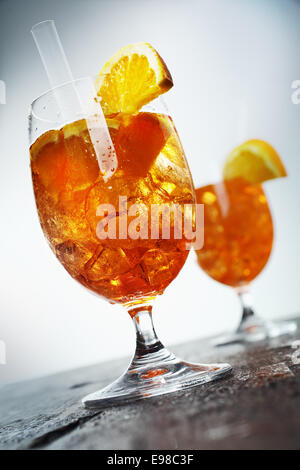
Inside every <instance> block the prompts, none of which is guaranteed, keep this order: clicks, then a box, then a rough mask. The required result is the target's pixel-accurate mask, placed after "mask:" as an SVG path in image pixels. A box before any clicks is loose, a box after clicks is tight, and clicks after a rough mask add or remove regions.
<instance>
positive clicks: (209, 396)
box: [0, 320, 300, 450]
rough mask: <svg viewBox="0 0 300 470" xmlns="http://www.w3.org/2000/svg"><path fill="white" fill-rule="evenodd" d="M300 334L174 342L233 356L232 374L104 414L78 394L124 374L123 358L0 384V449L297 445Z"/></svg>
mask: <svg viewBox="0 0 300 470" xmlns="http://www.w3.org/2000/svg"><path fill="white" fill-rule="evenodd" d="M298 323H299V324H300V322H299V320H298ZM296 339H300V333H299V332H298V333H297V334H295V335H294V336H285V337H283V338H281V339H276V340H270V341H265V342H261V343H259V344H256V345H252V346H247V347H245V346H242V345H233V346H226V347H222V348H211V347H209V346H208V345H207V344H206V343H205V342H203V341H198V342H197V341H195V342H192V343H189V344H185V345H180V346H177V347H174V348H172V349H173V351H174V352H175V353H177V354H178V355H180V356H181V357H183V358H185V359H187V360H191V361H201V362H204V361H207V362H208V361H214V362H215V361H227V362H230V363H231V364H232V365H233V366H234V373H233V375H232V376H231V377H229V378H227V379H224V380H221V381H219V382H216V383H212V384H207V385H202V386H199V387H195V388H192V389H189V390H187V391H184V392H178V393H173V394H170V395H165V396H163V397H157V398H151V399H147V400H143V401H139V402H136V403H132V404H129V405H125V406H118V407H113V408H109V409H107V410H104V411H101V412H95V411H87V410H85V409H84V408H83V407H82V406H81V403H80V399H81V398H82V397H83V396H84V395H86V394H87V393H90V392H92V391H95V390H97V389H99V388H101V387H103V386H105V385H106V384H108V383H109V382H111V381H112V380H114V379H115V378H116V377H117V376H118V375H120V374H121V372H123V371H124V369H125V367H126V365H127V363H128V360H126V359H124V360H120V361H114V362H110V363H106V364H100V365H99V366H92V367H87V368H83V369H79V370H75V371H70V372H67V373H60V374H57V375H54V376H50V377H47V378H41V379H38V380H33V381H28V382H22V383H19V384H13V385H7V386H5V387H2V388H1V389H0V449H130V450H131V449H137V450H139V449H151V450H153V449H276V448H279V449H299V448H300V365H298V364H295V360H293V358H292V355H293V354H294V356H293V357H294V358H295V351H296V350H295V349H292V347H291V345H292V343H293V341H295V340H296ZM299 357H300V354H299ZM296 362H297V361H296Z"/></svg>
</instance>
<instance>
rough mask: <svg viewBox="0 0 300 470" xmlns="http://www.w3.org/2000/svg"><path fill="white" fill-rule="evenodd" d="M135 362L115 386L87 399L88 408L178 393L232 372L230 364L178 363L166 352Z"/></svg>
mask: <svg viewBox="0 0 300 470" xmlns="http://www.w3.org/2000/svg"><path fill="white" fill-rule="evenodd" d="M149 359H150V358H149V357H148V358H145V357H143V358H140V359H139V358H138V357H137V359H135V360H134V361H133V362H132V364H131V365H130V367H129V369H128V370H127V371H126V373H125V374H123V375H122V376H121V377H120V378H119V379H117V380H116V381H115V382H113V383H112V384H110V385H108V386H107V387H105V388H103V389H102V390H99V391H98V392H95V393H92V394H90V395H88V396H86V397H85V398H84V399H83V400H82V403H83V404H84V406H85V407H86V408H92V409H101V408H106V407H108V406H112V405H117V404H125V403H128V402H131V401H135V400H140V399H144V398H150V397H154V396H157V395H164V394H166V393H171V392H176V391H178V390H183V389H186V388H189V387H195V386H196V385H200V384H204V383H207V382H211V381H213V380H217V379H220V378H222V377H225V376H227V375H229V374H230V373H231V370H232V367H231V366H230V365H229V364H209V365H208V364H194V363H188V362H184V361H181V360H179V359H178V358H176V357H175V356H174V354H172V353H170V352H169V351H168V350H167V349H165V348H162V349H160V350H158V351H156V352H152V353H151V362H150V361H149Z"/></svg>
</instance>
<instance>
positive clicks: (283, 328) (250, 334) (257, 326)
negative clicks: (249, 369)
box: [213, 315, 297, 346]
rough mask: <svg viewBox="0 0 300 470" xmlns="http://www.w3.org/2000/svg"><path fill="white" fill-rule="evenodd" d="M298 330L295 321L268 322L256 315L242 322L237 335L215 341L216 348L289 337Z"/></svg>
mask: <svg viewBox="0 0 300 470" xmlns="http://www.w3.org/2000/svg"><path fill="white" fill-rule="evenodd" d="M296 330H297V324H296V322H294V321H290V320H287V321H278V322H276V321H266V320H263V319H261V318H259V317H257V316H256V315H252V316H249V317H248V318H246V319H245V320H243V321H242V323H241V324H240V326H239V328H238V329H237V331H236V332H235V333H229V334H227V335H226V334H225V335H221V336H219V337H217V338H215V339H214V340H213V344H214V346H225V345H227V344H234V343H254V342H256V341H262V340H265V339H268V338H277V337H278V336H283V335H289V334H292V333H294V332H295V331H296Z"/></svg>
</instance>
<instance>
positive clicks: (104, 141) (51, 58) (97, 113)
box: [31, 20, 118, 181]
mask: <svg viewBox="0 0 300 470" xmlns="http://www.w3.org/2000/svg"><path fill="white" fill-rule="evenodd" d="M31 34H32V36H33V39H34V41H35V44H36V46H37V49H38V51H39V54H40V56H41V59H42V63H43V65H44V68H45V71H46V73H47V76H48V80H49V83H50V87H51V89H53V92H54V96H55V98H56V101H57V104H58V107H59V110H60V113H61V116H62V118H63V120H65V121H71V120H73V121H74V117H75V116H76V115H78V114H80V115H81V116H84V117H85V119H86V121H87V128H88V131H89V134H90V138H91V141H92V143H93V146H94V149H95V153H96V156H97V160H98V163H99V167H100V170H101V172H102V174H103V178H104V180H105V181H107V180H108V178H110V177H111V176H112V174H113V173H114V172H115V171H116V169H117V166H118V161H117V156H116V152H115V149H114V145H113V142H112V140H111V137H110V134H109V130H108V128H107V124H106V120H105V117H104V114H103V111H102V108H101V105H100V103H99V97H97V94H96V91H95V88H94V83H93V81H92V79H90V81H89V82H88V85H89V87H90V90H89V96H88V102H87V103H83V101H82V96H81V94H80V93H79V90H78V89H77V85H76V81H74V78H73V74H72V71H71V68H70V65H69V62H68V60H67V57H66V54H65V51H64V48H63V46H62V43H61V40H60V38H59V35H58V32H57V30H56V27H55V23H54V21H53V20H46V21H42V22H40V23H37V24H36V25H34V26H33V27H32V29H31ZM64 84H68V85H70V86H68V87H67V89H66V88H65V87H61V85H64ZM85 92H86V90H85ZM85 98H86V97H85Z"/></svg>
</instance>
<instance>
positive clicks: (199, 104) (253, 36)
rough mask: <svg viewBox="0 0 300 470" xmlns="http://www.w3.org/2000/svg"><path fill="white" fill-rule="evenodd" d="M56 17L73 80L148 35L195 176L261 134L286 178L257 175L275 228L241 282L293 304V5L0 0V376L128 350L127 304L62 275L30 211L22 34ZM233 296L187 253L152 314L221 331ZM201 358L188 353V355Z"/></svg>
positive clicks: (296, 136)
mask: <svg viewBox="0 0 300 470" xmlns="http://www.w3.org/2000/svg"><path fill="white" fill-rule="evenodd" d="M45 19H54V20H55V21H56V25H57V28H58V30H59V33H60V35H61V38H62V41H63V44H64V46H65V50H66V53H67V56H68V58H69V60H70V64H71V67H72V69H73V72H74V75H75V77H81V76H86V75H90V74H91V75H94V74H96V73H97V72H98V71H99V69H100V68H101V66H102V64H103V63H104V62H105V61H106V60H107V59H108V58H109V56H110V55H111V54H112V53H114V52H115V51H116V50H117V49H119V48H120V47H121V46H123V45H125V44H129V43H132V42H137V41H147V42H150V43H151V44H152V45H153V46H154V47H156V48H157V49H158V50H159V52H160V54H161V55H162V56H163V58H164V59H165V61H166V63H167V64H168V67H169V69H170V71H171V73H172V75H173V79H174V84H175V85H174V88H173V90H171V91H170V92H169V93H168V95H169V97H168V98H169V100H168V102H169V105H170V108H171V111H172V113H173V116H174V120H175V123H176V125H177V128H178V130H179V134H180V136H181V139H182V142H183V145H184V148H185V151H186V154H187V157H188V160H189V163H190V167H191V170H192V173H193V174H194V177H195V183H196V185H197V184H199V183H200V182H202V180H203V182H204V179H206V172H207V168H209V162H210V161H211V160H212V159H213V158H214V157H215V156H218V157H219V156H220V155H221V154H222V157H224V156H225V154H226V152H227V151H228V150H229V149H230V148H232V146H234V145H235V144H236V143H237V142H238V141H239V139H243V138H246V137H260V138H264V139H266V140H269V141H270V142H271V143H272V144H273V145H274V146H275V147H276V148H277V149H278V151H279V153H280V155H281V156H282V158H283V160H284V162H285V164H286V167H287V170H288V173H289V178H288V179H283V180H277V181H272V182H269V183H268V184H266V185H265V187H266V191H267V193H268V196H269V200H270V202H271V206H272V210H273V216H274V222H275V226H276V240H275V245H274V251H273V255H272V258H271V260H270V262H269V264H268V266H267V268H266V269H265V270H264V272H263V273H262V274H261V275H260V276H259V277H258V279H257V280H256V281H255V282H253V287H252V292H253V294H254V298H255V305H256V308H257V310H258V312H259V313H261V314H262V315H263V316H264V317H265V318H276V317H280V316H287V315H290V314H294V313H296V312H297V311H298V312H299V309H300V289H299V275H300V220H299V199H300V197H299V196H300V155H299V149H300V105H298V106H297V105H294V104H292V102H291V94H292V89H291V83H292V81H293V80H295V79H300V51H299V48H300V2H299V1H296V0H281V1H279V0H265V1H264V0H248V1H247V0H206V1H205V0H203V1H201V0H195V1H193V0H185V1H177V0H102V1H101V0H97V1H96V0H85V1H83V0H51V1H45V0H44V1H41V0H25V1H24V0H19V1H17V0H0V79H2V80H4V81H5V83H6V86H7V104H6V105H0V133H1V134H0V158H1V160H0V162H1V163H0V164H1V173H0V178H1V184H0V191H1V195H0V205H1V212H0V215H1V230H0V236H1V244H0V252H1V269H0V277H1V279H0V286H1V300H0V302H1V303H0V339H2V340H4V341H5V343H6V347H7V365H6V366H2V365H0V383H5V382H9V381H15V380H20V379H24V378H30V377H34V376H39V375H44V374H49V373H52V372H55V371H58V370H64V369H68V368H74V367H78V366H81V365H85V364H90V363H95V362H98V361H103V360H107V359H111V358H114V357H119V356H123V355H128V354H131V353H132V352H133V348H134V332H133V328H132V325H131V322H130V319H129V317H128V316H127V314H126V312H125V310H124V311H123V310H122V308H121V307H117V306H111V305H109V304H108V303H107V302H106V301H104V300H102V299H100V298H97V297H96V296H93V295H91V294H90V293H89V292H88V291H87V290H84V289H83V288H81V287H80V286H79V285H78V284H77V283H76V282H74V281H73V280H72V279H71V278H70V277H69V276H68V275H67V274H66V272H65V271H64V269H63V268H62V267H61V266H60V265H59V263H58V261H57V260H56V259H55V257H54V256H53V254H52V253H51V252H50V249H49V248H48V246H47V244H46V242H45V240H44V239H43V235H42V232H41V229H40V227H39V223H38V218H37V214H36V210H35V205H34V199H33V194H32V188H31V180H30V173H29V156H28V140H27V139H28V136H27V111H28V107H29V104H30V102H31V101H32V100H33V99H34V98H35V97H36V96H38V95H39V94H40V93H42V92H44V91H45V90H46V89H47V88H48V84H47V78H46V75H45V72H44V70H43V68H42V64H41V61H40V59H39V56H38V53H37V50H36V48H35V45H34V43H33V40H32V38H31V35H30V33H29V31H30V28H31V26H32V25H33V24H35V23H37V22H39V21H42V20H45ZM239 315H240V310H239V304H238V300H237V298H236V295H235V293H234V292H233V290H231V289H230V288H226V287H224V286H221V285H220V284H217V283H215V282H214V281H212V280H210V279H209V278H208V277H206V275H205V274H203V273H202V272H201V270H200V269H199V268H198V266H197V265H196V263H195V259H194V255H193V254H192V255H191V256H190V257H189V259H188V262H187V263H186V265H185V267H184V268H183V270H182V272H181V273H180V275H179V276H178V278H177V279H176V280H175V281H174V282H173V284H172V285H171V286H170V287H169V288H168V289H167V290H166V292H165V294H164V295H163V296H162V297H160V298H158V299H157V301H156V306H155V314H154V319H155V323H156V329H157V331H158V334H159V336H160V337H161V339H162V340H163V342H165V343H167V344H172V343H176V342H184V341H188V340H190V339H194V338H201V337H203V336H206V335H209V334H212V333H217V332H221V331H223V330H224V329H232V328H234V327H235V326H236V324H237V322H238V318H239ZM199 359H200V358H199Z"/></svg>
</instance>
